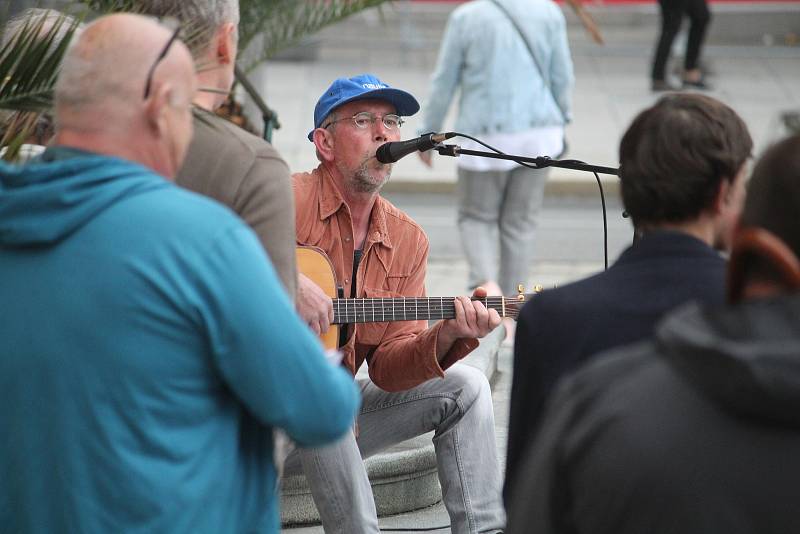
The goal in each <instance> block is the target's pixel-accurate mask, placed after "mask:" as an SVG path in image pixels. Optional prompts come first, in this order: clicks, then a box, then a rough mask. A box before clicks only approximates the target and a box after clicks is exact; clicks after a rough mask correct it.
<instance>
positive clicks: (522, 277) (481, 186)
mask: <svg viewBox="0 0 800 534" xmlns="http://www.w3.org/2000/svg"><path fill="white" fill-rule="evenodd" d="M548 172H549V169H529V168H527V167H516V168H514V169H512V170H510V171H472V170H467V169H461V168H459V169H458V185H457V191H458V230H459V233H460V234H461V244H462V247H463V249H464V254H465V255H466V257H467V262H468V263H469V281H468V283H469V287H470V288H474V287H476V286H479V285H481V284H482V283H484V282H487V281H489V280H494V281H496V282H497V284H498V285H499V286H500V289H502V290H503V294H505V295H515V294H516V292H517V285H518V284H525V283H526V281H527V279H528V275H529V274H530V268H531V260H532V259H533V241H534V230H535V229H536V218H537V216H538V214H539V210H540V209H541V206H542V200H543V198H544V186H545V182H546V181H547V175H548ZM498 242H499V250H500V257H499V258H498V257H497V250H498Z"/></svg>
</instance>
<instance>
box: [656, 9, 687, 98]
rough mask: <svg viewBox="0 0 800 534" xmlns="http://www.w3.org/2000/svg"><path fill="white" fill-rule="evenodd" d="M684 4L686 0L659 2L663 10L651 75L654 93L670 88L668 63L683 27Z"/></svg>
mask: <svg viewBox="0 0 800 534" xmlns="http://www.w3.org/2000/svg"><path fill="white" fill-rule="evenodd" d="M684 3H685V0H658V5H659V7H660V9H661V34H660V35H659V37H658V43H657V44H656V49H655V53H654V55H653V68H652V71H651V74H650V78H651V79H652V83H653V90H654V91H657V90H665V89H669V88H670V86H669V84H668V83H667V61H668V60H669V54H670V51H671V50H672V42H673V41H674V40H675V36H676V35H677V34H678V30H679V29H680V27H681V19H682V18H683V13H684Z"/></svg>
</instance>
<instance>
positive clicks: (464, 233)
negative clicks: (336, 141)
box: [457, 168, 505, 288]
mask: <svg viewBox="0 0 800 534" xmlns="http://www.w3.org/2000/svg"><path fill="white" fill-rule="evenodd" d="M504 186H505V173H503V172H499V171H498V172H494V171H487V172H481V171H471V170H467V169H462V168H459V169H458V184H457V195H458V231H459V234H460V236H461V246H462V249H463V250H464V256H465V257H466V258H467V263H468V265H469V275H468V287H470V288H474V287H476V286H479V285H481V284H484V283H485V282H488V281H492V282H494V281H496V280H497V232H498V229H497V223H498V216H499V210H500V204H501V202H502V191H503V189H504Z"/></svg>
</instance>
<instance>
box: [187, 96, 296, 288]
mask: <svg viewBox="0 0 800 534" xmlns="http://www.w3.org/2000/svg"><path fill="white" fill-rule="evenodd" d="M175 183H177V184H178V185H180V186H181V187H185V188H186V189H189V190H191V191H194V192H196V193H200V194H201V195H205V196H208V197H211V198H213V199H215V200H217V201H219V202H222V203H223V204H225V205H226V206H228V207H229V208H230V209H232V210H233V211H235V212H236V214H237V215H238V216H239V217H241V218H242V219H244V222H246V223H247V225H248V226H250V228H252V229H253V231H255V233H256V235H257V236H258V240H259V241H261V245H262V246H263V247H264V250H266V251H267V255H268V256H269V259H270V260H271V261H272V264H273V266H274V267H275V270H276V271H278V276H279V277H280V279H281V282H283V285H284V287H285V288H286V290H287V292H288V293H289V296H290V297H292V298H294V295H295V291H296V288H297V261H296V259H295V235H294V196H293V195H292V183H291V175H290V173H289V167H288V166H287V165H286V163H285V162H284V161H283V159H281V156H280V154H278V152H277V151H276V150H275V149H274V148H273V147H272V145H270V144H269V143H267V142H266V141H264V140H263V139H260V138H258V137H256V136H254V135H252V134H249V133H247V132H246V131H244V130H243V129H241V128H239V127H238V126H236V125H235V124H233V123H231V122H229V121H227V120H225V119H223V118H220V117H218V116H216V115H214V114H213V113H209V112H207V111H204V110H201V109H195V119H194V137H193V138H192V143H191V144H190V145H189V152H188V153H187V154H186V160H185V161H184V163H183V167H182V168H181V170H180V172H179V173H178V176H177V177H176V178H175Z"/></svg>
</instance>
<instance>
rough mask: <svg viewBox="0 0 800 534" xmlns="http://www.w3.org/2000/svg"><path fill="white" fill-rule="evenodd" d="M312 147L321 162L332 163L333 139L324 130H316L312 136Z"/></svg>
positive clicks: (327, 131)
mask: <svg viewBox="0 0 800 534" xmlns="http://www.w3.org/2000/svg"><path fill="white" fill-rule="evenodd" d="M312 138H313V140H314V146H316V147H317V153H318V154H319V155H320V159H321V160H322V161H327V162H330V161H333V149H334V145H335V142H334V137H333V134H332V133H331V132H330V131H329V130H327V129H326V128H317V129H316V130H314V133H313V135H312Z"/></svg>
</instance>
